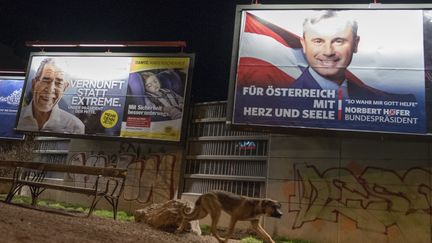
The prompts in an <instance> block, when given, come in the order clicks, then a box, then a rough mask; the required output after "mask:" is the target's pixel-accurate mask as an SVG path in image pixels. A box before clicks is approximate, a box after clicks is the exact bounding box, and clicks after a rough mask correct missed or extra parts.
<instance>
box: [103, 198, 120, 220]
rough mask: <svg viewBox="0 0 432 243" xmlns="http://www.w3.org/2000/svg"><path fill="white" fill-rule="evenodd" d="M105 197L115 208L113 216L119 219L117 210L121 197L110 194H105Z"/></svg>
mask: <svg viewBox="0 0 432 243" xmlns="http://www.w3.org/2000/svg"><path fill="white" fill-rule="evenodd" d="M105 199H106V200H107V201H108V202H109V204H111V206H112V208H113V218H114V220H116V219H117V210H118V203H119V199H118V198H117V197H109V196H105Z"/></svg>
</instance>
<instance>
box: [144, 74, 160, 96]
mask: <svg viewBox="0 0 432 243" xmlns="http://www.w3.org/2000/svg"><path fill="white" fill-rule="evenodd" d="M145 89H146V91H147V92H150V93H157V92H158V91H159V89H160V82H159V79H158V78H157V77H156V76H155V75H151V76H149V77H148V78H147V79H146V80H145Z"/></svg>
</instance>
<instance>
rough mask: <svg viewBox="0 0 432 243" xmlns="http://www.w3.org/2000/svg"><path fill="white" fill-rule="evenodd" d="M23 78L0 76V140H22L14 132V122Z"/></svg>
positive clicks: (20, 134) (19, 134)
mask: <svg viewBox="0 0 432 243" xmlns="http://www.w3.org/2000/svg"><path fill="white" fill-rule="evenodd" d="M23 83H24V77H14V76H10V77H9V76H0V138H4V139H24V135H23V134H22V133H18V132H15V120H16V117H17V112H18V108H19V102H20V99H21V93H22V88H23Z"/></svg>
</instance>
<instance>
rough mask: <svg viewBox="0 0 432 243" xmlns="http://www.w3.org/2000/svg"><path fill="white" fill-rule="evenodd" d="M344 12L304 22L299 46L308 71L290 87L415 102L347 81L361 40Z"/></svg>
mask: <svg viewBox="0 0 432 243" xmlns="http://www.w3.org/2000/svg"><path fill="white" fill-rule="evenodd" d="M342 12H343V11H337V10H324V11H319V12H318V13H317V14H316V15H314V16H312V17H310V18H306V19H305V21H304V23H303V37H302V38H301V39H300V42H301V45H302V47H303V53H304V56H305V58H306V60H307V62H308V64H309V67H307V68H306V70H305V71H304V72H303V73H302V74H301V75H300V77H299V78H298V79H297V80H295V81H294V83H293V84H292V85H291V87H292V88H301V89H328V90H338V91H339V92H341V93H342V95H343V97H344V98H352V99H369V100H402V101H415V97H414V95H412V94H406V95H405V94H392V93H388V92H384V91H381V90H378V89H375V88H372V87H370V86H368V85H366V84H364V83H363V82H361V81H360V80H358V79H356V78H348V77H347V74H348V72H347V67H348V66H349V65H350V63H351V60H352V58H353V55H354V53H356V52H357V50H358V45H359V42H360V36H358V34H357V29H358V25H357V22H356V21H355V20H353V19H351V18H349V16H347V15H345V14H343V13H342ZM345 13H347V12H345Z"/></svg>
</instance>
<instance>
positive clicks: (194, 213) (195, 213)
mask: <svg viewBox="0 0 432 243" xmlns="http://www.w3.org/2000/svg"><path fill="white" fill-rule="evenodd" d="M200 207H201V197H199V198H198V200H197V201H196V202H195V207H194V208H193V209H192V210H191V211H190V212H186V207H184V208H183V210H181V211H180V212H181V214H182V217H183V218H187V219H193V218H196V217H197V216H198V214H199V212H200Z"/></svg>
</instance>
